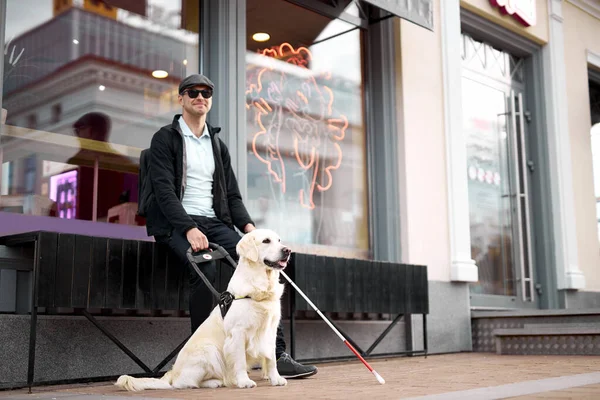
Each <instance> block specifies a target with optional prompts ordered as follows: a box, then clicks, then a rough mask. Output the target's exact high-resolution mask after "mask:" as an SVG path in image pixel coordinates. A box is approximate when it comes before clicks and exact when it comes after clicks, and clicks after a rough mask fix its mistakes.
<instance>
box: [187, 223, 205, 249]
mask: <svg viewBox="0 0 600 400" xmlns="http://www.w3.org/2000/svg"><path fill="white" fill-rule="evenodd" d="M185 236H186V237H187V240H188V242H190V245H191V246H192V250H194V251H200V250H204V249H206V248H208V239H207V238H206V236H205V235H204V233H202V232H200V229H198V228H192V229H190V230H189V231H187V233H186V234H185Z"/></svg>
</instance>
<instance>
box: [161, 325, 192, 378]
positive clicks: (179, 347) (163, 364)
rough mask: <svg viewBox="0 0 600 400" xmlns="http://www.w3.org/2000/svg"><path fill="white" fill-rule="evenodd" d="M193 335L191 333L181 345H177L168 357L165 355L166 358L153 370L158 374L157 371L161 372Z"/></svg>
mask: <svg viewBox="0 0 600 400" xmlns="http://www.w3.org/2000/svg"><path fill="white" fill-rule="evenodd" d="M191 337H192V334H191V333H190V335H189V336H188V337H187V338H185V340H184V341H183V342H181V344H180V345H179V346H177V347H176V348H175V349H174V350H173V351H172V352H171V354H169V355H168V356H166V357H165V359H164V360H162V361H161V362H160V363H159V364H158V365H157V366H156V368H154V370H152V372H153V373H154V374H157V373H159V372H160V370H161V369H162V367H164V366H165V365H167V363H168V362H169V361H171V359H172V358H173V357H175V355H176V354H177V353H179V350H181V349H182V348H183V346H185V344H186V343H187V341H188V340H190V338H191Z"/></svg>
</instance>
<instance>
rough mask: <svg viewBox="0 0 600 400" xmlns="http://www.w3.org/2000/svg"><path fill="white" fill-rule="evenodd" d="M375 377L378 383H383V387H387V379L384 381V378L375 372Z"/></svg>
mask: <svg viewBox="0 0 600 400" xmlns="http://www.w3.org/2000/svg"><path fill="white" fill-rule="evenodd" d="M373 375H375V378H377V382H379V383H381V384H382V385H385V379H383V377H382V376H381V375H379V374H378V373H377V371H373Z"/></svg>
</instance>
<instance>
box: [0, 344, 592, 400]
mask: <svg viewBox="0 0 600 400" xmlns="http://www.w3.org/2000/svg"><path fill="white" fill-rule="evenodd" d="M369 363H370V364H371V365H372V366H373V368H375V369H376V370H377V372H379V374H381V375H382V376H383V377H384V378H385V380H386V384H385V385H380V384H379V383H378V382H377V380H376V379H375V377H374V376H373V375H372V374H371V373H370V372H369V371H368V370H367V369H366V368H365V366H364V365H363V364H362V363H360V362H358V361H356V362H342V363H328V364H319V365H318V366H319V373H318V374H317V375H315V376H313V377H310V378H307V379H302V380H296V379H294V380H292V379H290V380H288V386H286V387H271V386H270V385H269V384H268V382H265V381H257V383H258V387H256V388H254V389H245V390H242V389H229V388H221V389H195V390H156V391H153V390H147V391H143V392H139V393H130V392H125V391H122V390H120V389H119V388H117V387H115V386H114V385H112V382H103V383H94V384H78V385H62V386H45V387H34V388H33V395H27V390H26V389H22V390H16V391H10V392H8V391H5V392H1V391H0V400H5V399H11V400H12V399H15V400H21V399H23V400H26V399H30V400H38V399H39V400H42V399H43V400H51V399H52V398H53V397H54V398H56V400H84V399H85V400H99V399H102V400H124V399H132V400H139V399H157V398H158V399H183V400H186V399H190V400H191V399H194V400H196V399H198V398H202V399H232V400H235V399H281V398H286V399H296V398H306V399H312V398H318V399H344V400H350V399H403V398H404V399H405V398H411V397H418V396H428V395H435V394H443V393H449V392H459V391H465V390H472V389H481V388H486V387H493V386H500V385H507V384H513V383H519V382H525V381H534V380H541V379H548V378H557V377H561V376H570V375H578V374H586V373H592V372H598V371H600V357H598V356H508V355H503V356H498V355H495V354H488V353H460V354H444V355H430V356H428V357H427V358H425V357H421V356H419V357H402V358H390V359H381V360H370V361H369ZM251 377H252V378H253V379H258V377H259V375H258V373H257V372H253V373H252V374H251ZM540 390H544V388H540ZM565 393H566V394H565ZM565 393H563V391H558V392H546V393H544V395H551V396H559V397H556V398H558V399H563V398H564V399H567V398H595V399H600V385H589V386H581V387H577V388H570V389H568V390H567V391H566V392H565ZM23 395H26V396H23ZM71 395H72V396H71ZM539 396H541V393H540V394H537V393H536V394H532V395H530V396H529V397H517V398H518V399H525V398H531V399H537V398H549V397H539ZM560 396H563V397H560ZM569 396H571V397H569ZM573 396H575V397H573ZM590 396H592V397H590ZM551 398H554V397H551Z"/></svg>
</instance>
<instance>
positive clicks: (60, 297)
mask: <svg viewBox="0 0 600 400" xmlns="http://www.w3.org/2000/svg"><path fill="white" fill-rule="evenodd" d="M74 255H75V236H74V235H68V234H60V235H58V255H57V257H56V286H55V287H56V290H55V292H54V306H55V307H70V306H71V300H72V296H71V294H72V292H71V288H72V284H73V268H74V261H75V260H74Z"/></svg>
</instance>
